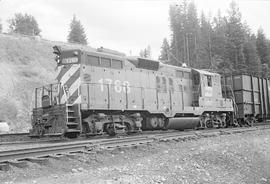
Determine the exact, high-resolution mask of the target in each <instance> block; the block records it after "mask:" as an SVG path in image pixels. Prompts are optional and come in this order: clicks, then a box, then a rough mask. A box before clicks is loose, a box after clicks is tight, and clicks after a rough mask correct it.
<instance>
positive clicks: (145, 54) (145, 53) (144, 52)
mask: <svg viewBox="0 0 270 184" xmlns="http://www.w3.org/2000/svg"><path fill="white" fill-rule="evenodd" d="M139 54H140V57H142V58H148V59H150V58H151V47H150V46H149V45H148V46H147V48H145V49H142V50H141V51H140V53H139Z"/></svg>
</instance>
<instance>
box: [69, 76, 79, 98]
mask: <svg viewBox="0 0 270 184" xmlns="http://www.w3.org/2000/svg"><path fill="white" fill-rule="evenodd" d="M80 82H81V81H80V77H79V78H78V79H77V80H76V81H75V82H74V83H73V84H71V86H70V87H69V95H72V94H73V93H74V92H75V91H76V90H77V89H78V90H79V86H80Z"/></svg>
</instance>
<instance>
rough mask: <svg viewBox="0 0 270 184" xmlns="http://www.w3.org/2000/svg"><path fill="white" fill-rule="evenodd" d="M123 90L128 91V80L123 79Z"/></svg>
mask: <svg viewBox="0 0 270 184" xmlns="http://www.w3.org/2000/svg"><path fill="white" fill-rule="evenodd" d="M123 91H124V92H127V93H130V84H129V82H128V81H123Z"/></svg>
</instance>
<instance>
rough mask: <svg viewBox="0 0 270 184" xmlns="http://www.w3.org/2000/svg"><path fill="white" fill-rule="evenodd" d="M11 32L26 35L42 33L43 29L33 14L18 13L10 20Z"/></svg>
mask: <svg viewBox="0 0 270 184" xmlns="http://www.w3.org/2000/svg"><path fill="white" fill-rule="evenodd" d="M8 23H9V29H10V32H14V33H20V34H24V35H32V36H34V35H40V32H41V30H40V29H39V27H38V23H37V21H36V19H35V17H33V16H32V15H28V14H22V13H17V14H15V16H14V18H12V19H10V20H8Z"/></svg>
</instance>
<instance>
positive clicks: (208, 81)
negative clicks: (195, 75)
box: [206, 75, 212, 87]
mask: <svg viewBox="0 0 270 184" xmlns="http://www.w3.org/2000/svg"><path fill="white" fill-rule="evenodd" d="M206 82H207V86H208V87H212V77H211V76H210V75H206Z"/></svg>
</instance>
